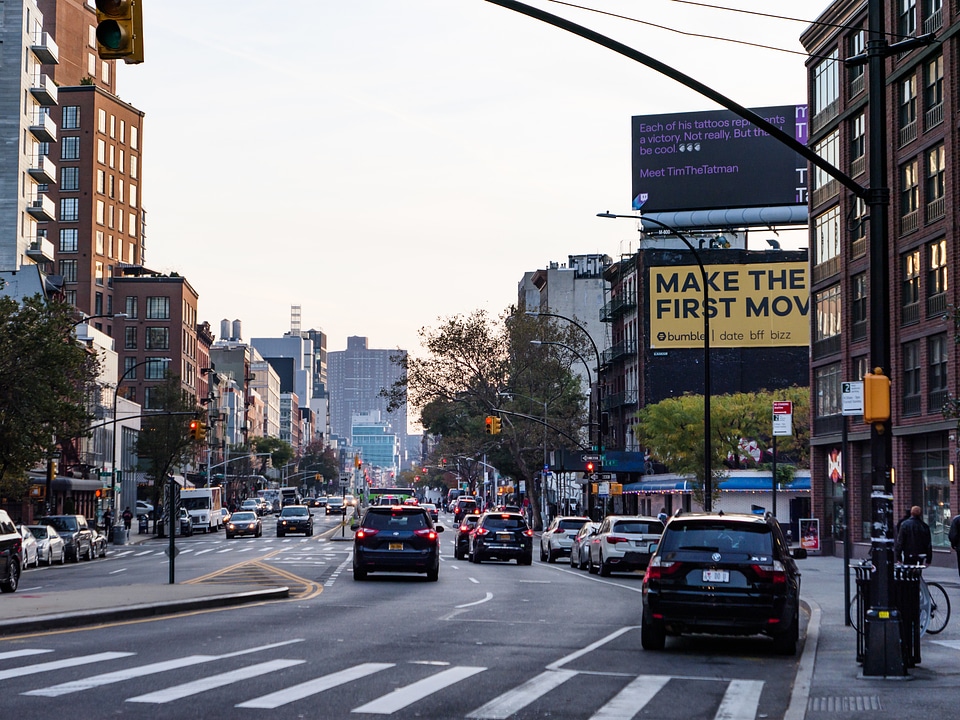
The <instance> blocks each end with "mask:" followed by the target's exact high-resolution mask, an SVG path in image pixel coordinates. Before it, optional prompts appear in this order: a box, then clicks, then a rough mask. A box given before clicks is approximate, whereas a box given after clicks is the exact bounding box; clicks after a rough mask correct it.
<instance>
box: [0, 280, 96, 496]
mask: <svg viewBox="0 0 960 720" xmlns="http://www.w3.org/2000/svg"><path fill="white" fill-rule="evenodd" d="M75 312H76V311H75V309H74V308H73V307H72V306H71V305H68V304H66V303H63V302H60V301H57V300H46V299H44V298H42V297H41V296H39V295H36V296H34V297H30V298H26V299H24V301H23V303H22V304H19V303H18V302H17V301H16V300H14V299H12V298H9V297H0V494H3V495H6V496H9V497H19V496H22V494H23V492H25V490H26V487H27V484H26V482H25V475H26V472H27V470H29V469H30V468H32V467H34V466H36V465H37V464H38V463H40V462H42V461H43V460H44V459H45V458H46V457H48V456H49V453H51V452H52V451H53V450H54V448H55V447H56V444H57V438H74V437H81V436H85V435H87V434H88V433H89V430H88V428H89V426H90V422H91V420H92V417H91V415H90V413H89V412H88V411H87V406H86V402H85V396H86V392H87V391H88V389H89V388H90V387H91V386H92V385H93V383H94V382H95V381H96V377H97V373H98V370H99V362H98V360H97V357H96V355H94V354H93V353H91V352H89V351H88V350H87V349H86V348H85V347H83V346H81V345H80V344H78V343H77V342H76V341H75V340H74V339H73V336H72V329H73V325H74V317H73V315H74V313H75Z"/></svg>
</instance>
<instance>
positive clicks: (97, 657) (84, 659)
mask: <svg viewBox="0 0 960 720" xmlns="http://www.w3.org/2000/svg"><path fill="white" fill-rule="evenodd" d="M131 655H133V653H128V652H102V653H96V654H94V655H81V656H80V657H73V658H63V659H61V660H51V661H50V662H45V663H39V664H38V665H21V666H20V667H15V668H10V669H9V670H2V671H0V680H7V679H8V678H15V677H23V676H24V675H33V674H35V673H42V672H50V671H51V670H60V669H62V668H68V667H77V666H78V665H94V664H96V663H98V662H102V661H104V660H116V659H117V658H122V657H129V656H131Z"/></svg>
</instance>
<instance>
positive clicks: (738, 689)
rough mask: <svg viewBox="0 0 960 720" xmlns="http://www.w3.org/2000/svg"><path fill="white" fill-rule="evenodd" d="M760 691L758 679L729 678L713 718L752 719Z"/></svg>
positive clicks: (724, 719) (761, 687)
mask: <svg viewBox="0 0 960 720" xmlns="http://www.w3.org/2000/svg"><path fill="white" fill-rule="evenodd" d="M762 691H763V683H762V682H760V681H759V680H731V681H730V684H729V685H727V691H726V692H725V693H724V694H723V700H722V701H721V702H720V709H719V710H717V714H716V715H715V716H714V720H753V719H754V718H755V717H756V716H757V708H758V707H759V706H760V693H761V692H762Z"/></svg>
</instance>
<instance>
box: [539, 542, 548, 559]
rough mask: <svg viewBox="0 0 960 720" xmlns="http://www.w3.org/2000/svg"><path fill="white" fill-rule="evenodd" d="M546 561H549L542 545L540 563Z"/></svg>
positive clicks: (541, 544)
mask: <svg viewBox="0 0 960 720" xmlns="http://www.w3.org/2000/svg"><path fill="white" fill-rule="evenodd" d="M546 561H547V553H545V552H544V550H543V543H540V562H546Z"/></svg>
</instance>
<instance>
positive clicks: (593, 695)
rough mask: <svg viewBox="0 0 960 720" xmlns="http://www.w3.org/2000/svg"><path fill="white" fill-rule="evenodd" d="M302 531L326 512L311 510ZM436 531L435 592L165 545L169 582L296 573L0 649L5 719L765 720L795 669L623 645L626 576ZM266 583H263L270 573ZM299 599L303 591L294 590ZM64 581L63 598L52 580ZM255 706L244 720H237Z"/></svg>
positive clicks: (636, 601)
mask: <svg viewBox="0 0 960 720" xmlns="http://www.w3.org/2000/svg"><path fill="white" fill-rule="evenodd" d="M316 519H317V520H318V521H319V523H318V528H317V533H318V534H323V531H324V529H329V528H331V527H332V526H333V524H334V521H333V519H325V518H323V516H317V518H316ZM441 523H442V524H444V525H446V526H447V529H448V532H446V533H445V534H444V536H443V548H444V554H443V562H442V565H441V570H440V580H439V582H437V583H430V582H427V581H426V580H425V578H424V577H423V576H399V575H379V574H374V575H373V576H371V578H370V579H369V580H368V581H367V582H365V583H356V582H354V581H353V579H352V575H351V568H350V562H349V561H350V558H351V555H350V553H351V550H352V545H351V543H349V542H338V541H336V540H330V539H324V538H321V537H318V536H314V537H313V538H306V539H304V538H300V537H291V538H282V539H281V538H276V537H275V530H274V526H273V523H272V521H271V520H270V519H269V518H267V522H266V523H265V526H264V536H263V537H262V538H249V539H248V538H244V539H236V540H231V541H227V540H225V538H224V537H223V535H222V534H219V535H207V536H204V535H199V536H196V535H195V536H193V537H188V538H178V539H177V543H178V547H179V548H180V550H181V554H180V555H179V556H178V558H177V572H178V580H179V581H180V582H183V581H187V580H190V579H196V580H202V579H203V578H205V577H211V578H213V579H216V577H217V576H218V572H219V571H226V572H227V573H229V574H237V573H247V575H248V576H249V575H250V574H251V570H255V571H256V572H255V573H253V575H256V574H257V573H260V574H261V575H262V577H264V578H265V580H264V581H265V582H267V581H269V582H273V583H274V584H276V583H277V582H280V581H283V580H284V578H287V579H289V578H290V577H292V576H296V577H299V578H302V583H301V585H302V587H301V588H300V590H301V591H302V592H301V595H299V596H297V595H296V593H295V592H294V589H295V588H294V585H293V584H291V591H292V592H291V597H292V598H293V599H291V600H288V601H284V602H273V603H264V604H258V605H252V606H245V607H240V608H235V609H228V610H216V611H203V612H194V613H188V614H182V615H179V616H169V617H163V618H158V619H150V620H145V621H137V622H125V623H118V624H115V625H107V626H99V627H95V628H89V629H81V630H71V631H58V632H48V633H35V634H32V635H30V636H26V637H24V636H20V637H16V638H13V637H11V638H6V639H4V640H2V641H0V680H3V681H4V686H5V687H7V688H15V689H16V690H15V691H13V692H8V693H6V694H5V697H4V707H5V710H6V711H7V712H10V713H11V714H12V715H14V716H16V717H18V718H22V719H25V720H29V719H32V718H47V717H49V716H50V715H51V714H52V713H56V712H62V708H64V707H65V703H66V702H69V705H70V707H71V708H72V713H73V714H75V715H77V716H85V717H98V718H100V717H113V716H119V717H150V718H178V719H181V718H220V717H233V716H237V715H240V716H243V715H245V714H247V713H249V714H250V716H251V717H270V716H275V717H289V716H291V715H293V716H296V717H306V718H337V717H355V716H356V715H358V714H360V715H362V714H370V715H386V714H389V715H393V716H394V717H398V718H414V717H426V718H506V717H515V718H534V717H537V718H539V717H551V718H588V717H597V718H631V717H634V716H641V715H648V714H649V715H651V716H655V717H660V718H678V719H679V718H714V717H716V718H721V717H722V718H731V719H735V718H742V719H746V718H756V717H782V716H783V715H784V713H785V711H786V708H787V706H788V704H789V701H790V692H791V686H792V683H793V681H794V677H795V675H796V671H797V665H798V658H783V657H779V656H777V655H775V654H773V652H772V650H771V647H770V643H769V641H767V640H766V639H763V638H751V639H742V640H741V639H732V640H731V639H713V638H683V639H681V640H673V641H671V642H670V643H668V651H667V652H664V653H647V652H643V651H641V650H640V647H639V646H640V639H639V627H638V625H639V619H640V613H639V610H640V580H641V575H639V574H625V575H613V576H611V577H609V578H599V577H596V576H592V575H588V574H587V573H585V572H581V571H577V570H571V569H570V568H569V566H568V565H567V564H566V563H563V562H561V563H558V564H556V565H552V564H546V563H540V562H535V563H534V565H533V566H532V567H523V566H518V565H516V564H515V563H509V564H507V563H499V562H489V563H484V564H482V565H474V564H470V563H468V562H466V561H457V560H454V559H453V533H452V532H449V530H450V525H451V523H450V522H449V519H448V516H445V517H444V518H443V519H442V520H441ZM163 547H164V545H163V544H162V543H161V541H158V540H148V541H146V543H145V544H143V545H140V546H127V547H121V548H113V547H111V548H110V551H111V552H110V556H108V558H107V559H106V560H105V561H104V560H100V561H97V562H96V563H83V564H81V565H79V566H67V567H66V568H53V569H52V570H51V571H47V570H42V571H39V572H33V571H32V572H30V573H28V574H27V575H26V576H25V577H24V585H23V592H24V593H27V594H29V593H30V592H31V588H32V587H33V588H42V587H43V585H44V584H45V583H47V582H52V581H53V580H54V578H55V579H56V582H58V583H62V584H63V585H64V586H66V585H69V586H71V587H77V588H80V587H89V586H91V584H92V585H93V586H97V585H99V586H100V587H102V588H103V592H104V593H106V594H109V593H110V586H111V585H119V584H121V583H126V582H137V583H140V582H153V583H157V582H158V581H162V580H159V578H162V577H164V576H165V575H164V573H166V571H167V563H166V557H165V556H164V555H163ZM271 571H273V572H274V573H275V574H272V573H271ZM311 585H312V586H314V587H315V590H313V591H310V590H309V588H310V586H311ZM64 589H66V587H65V588H64ZM251 711H253V712H251Z"/></svg>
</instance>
